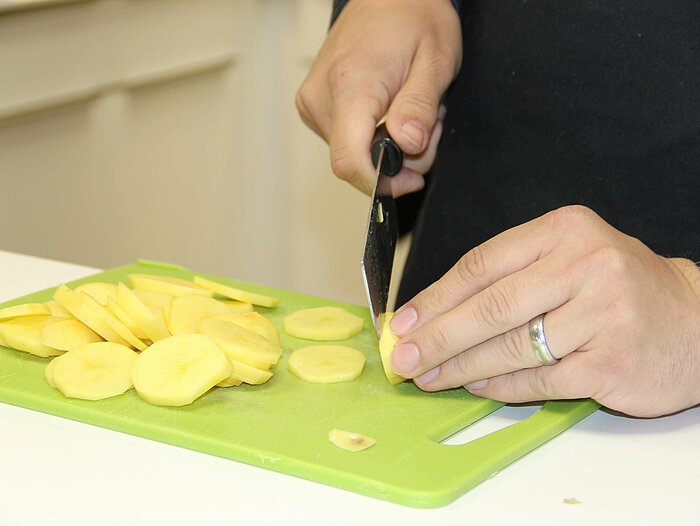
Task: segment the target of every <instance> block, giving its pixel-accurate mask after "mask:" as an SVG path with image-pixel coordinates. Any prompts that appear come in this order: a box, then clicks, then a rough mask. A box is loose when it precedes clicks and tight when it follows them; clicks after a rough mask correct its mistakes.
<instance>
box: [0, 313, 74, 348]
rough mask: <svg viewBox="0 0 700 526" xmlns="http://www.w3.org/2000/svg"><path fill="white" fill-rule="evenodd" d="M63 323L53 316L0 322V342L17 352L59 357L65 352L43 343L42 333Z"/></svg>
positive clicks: (27, 317) (29, 317)
mask: <svg viewBox="0 0 700 526" xmlns="http://www.w3.org/2000/svg"><path fill="white" fill-rule="evenodd" d="M59 321H62V318H55V317H53V316H45V315H44V316H25V317H23V318H14V319H12V320H5V321H1V322H0V341H2V342H3V344H4V345H6V346H8V347H12V348H13V349H15V350H17V351H23V352H26V353H29V354H33V355H35V356H41V357H44V358H46V357H48V356H58V355H59V354H63V352H64V351H62V350H60V349H54V348H52V347H49V346H47V345H44V344H43V343H42V342H41V331H43V330H44V327H47V326H48V325H51V324H52V323H57V322H59Z"/></svg>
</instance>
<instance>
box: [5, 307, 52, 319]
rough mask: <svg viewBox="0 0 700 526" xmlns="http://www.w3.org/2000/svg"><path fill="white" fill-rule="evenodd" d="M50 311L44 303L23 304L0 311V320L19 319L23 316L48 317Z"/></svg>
mask: <svg viewBox="0 0 700 526" xmlns="http://www.w3.org/2000/svg"><path fill="white" fill-rule="evenodd" d="M50 315H51V310H50V309H49V307H48V305H46V304H44V303H25V304H24V305H14V306H12V307H5V308H4V309H0V320H9V319H12V318H21V317H24V316H50Z"/></svg>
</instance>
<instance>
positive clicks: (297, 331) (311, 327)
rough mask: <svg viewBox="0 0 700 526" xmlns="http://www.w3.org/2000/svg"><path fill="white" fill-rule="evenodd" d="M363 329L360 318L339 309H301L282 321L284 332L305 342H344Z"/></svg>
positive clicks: (362, 322)
mask: <svg viewBox="0 0 700 526" xmlns="http://www.w3.org/2000/svg"><path fill="white" fill-rule="evenodd" d="M363 328H364V321H363V320H362V318H360V317H359V316H355V315H354V314H352V313H351V312H348V311H346V310H345V309H341V308H340V307H315V308H312V309H302V310H298V311H296V312H293V313H292V314H290V315H289V316H287V317H286V318H285V319H284V332H286V333H287V334H289V335H290V336H294V337H295V338H303V339H305V340H317V341H334V340H346V339H347V338H351V337H352V336H355V335H356V334H358V333H360V332H362V329H363Z"/></svg>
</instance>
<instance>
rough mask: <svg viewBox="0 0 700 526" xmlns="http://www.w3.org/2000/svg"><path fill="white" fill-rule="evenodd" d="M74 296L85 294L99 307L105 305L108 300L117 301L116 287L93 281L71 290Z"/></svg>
mask: <svg viewBox="0 0 700 526" xmlns="http://www.w3.org/2000/svg"><path fill="white" fill-rule="evenodd" d="M73 292H75V293H76V294H81V293H83V294H87V295H88V296H90V297H91V298H93V299H94V300H95V301H97V302H98V303H99V304H100V305H107V303H108V302H109V299H110V298H111V299H113V300H116V299H117V286H116V285H114V284H112V283H102V282H101V281H93V282H91V283H85V284H83V285H79V286H77V287H75V289H73Z"/></svg>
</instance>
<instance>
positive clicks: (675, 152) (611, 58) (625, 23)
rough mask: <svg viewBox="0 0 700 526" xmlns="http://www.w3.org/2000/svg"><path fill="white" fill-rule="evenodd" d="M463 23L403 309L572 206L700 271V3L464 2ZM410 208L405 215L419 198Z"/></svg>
mask: <svg viewBox="0 0 700 526" xmlns="http://www.w3.org/2000/svg"><path fill="white" fill-rule="evenodd" d="M461 20H462V36H463V42H464V58H463V63H462V68H461V72H460V74H459V76H458V77H457V79H456V80H455V82H454V84H453V85H452V87H451V88H450V89H449V90H448V92H447V94H446V96H445V104H446V106H447V110H448V111H447V116H446V119H445V127H444V132H443V137H442V140H441V143H440V146H439V149H438V156H437V159H436V162H435V165H434V166H433V169H432V170H431V173H430V175H429V183H428V185H427V188H426V190H425V192H424V198H423V200H422V206H420V209H419V211H418V215H417V220H416V223H415V227H414V229H413V242H412V246H411V251H410V254H409V258H408V261H407V264H406V269H405V272H404V276H403V280H402V283H401V287H400V292H399V299H398V304H401V303H403V302H405V301H407V300H408V299H410V298H411V297H412V296H413V295H415V294H416V293H417V292H419V291H420V290H422V289H423V288H425V287H426V286H428V285H429V284H430V283H432V282H433V281H435V280H436V279H438V278H439V277H440V276H441V275H442V274H444V272H446V271H447V270H448V269H449V268H450V267H451V266H452V265H453V264H454V263H455V262H456V261H457V260H458V259H459V258H460V257H461V256H462V255H463V254H464V253H465V252H467V251H468V250H469V249H471V248H472V247H474V246H476V245H478V244H479V243H482V242H484V241H486V240H487V239H489V238H490V237H492V236H494V235H496V234H498V233H499V232H502V231H503V230H506V229H508V228H511V227H513V226H515V225H518V224H520V223H523V222H525V221H528V220H530V219H533V218H535V217H537V216H540V215H542V214H544V213H546V212H548V211H550V210H553V209H556V208H559V207H561V206H564V205H567V204H583V205H586V206H588V207H590V208H592V209H593V210H595V211H596V212H597V213H598V214H600V215H601V216H602V217H603V219H605V220H606V221H608V222H609V223H610V224H612V225H613V226H614V227H616V228H617V229H619V230H621V231H622V232H625V233H626V234H629V235H631V236H634V237H637V238H639V239H640V240H641V241H643V242H644V243H645V244H647V245H648V246H649V247H650V248H651V249H652V250H654V251H655V252H657V253H659V254H661V255H664V256H675V257H687V258H690V259H692V260H694V261H699V260H700V2H697V1H694V0H681V1H676V2H670V1H659V0H655V1H654V0H646V1H640V0H637V1H633V0H595V1H592V0H582V1H578V2H563V1H561V0H498V1H496V0H492V1H486V0H482V1H470V2H463V5H462V8H461ZM400 201H404V206H403V207H402V208H403V210H401V212H404V214H405V213H407V210H406V209H408V208H410V206H406V204H407V202H408V203H415V202H416V198H415V197H412V198H409V199H402V200H400ZM408 212H409V213H410V211H408Z"/></svg>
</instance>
